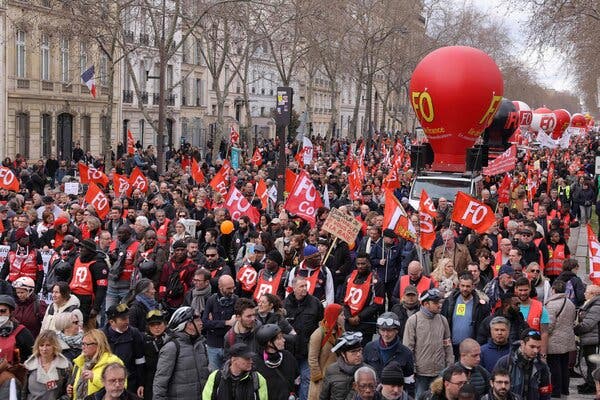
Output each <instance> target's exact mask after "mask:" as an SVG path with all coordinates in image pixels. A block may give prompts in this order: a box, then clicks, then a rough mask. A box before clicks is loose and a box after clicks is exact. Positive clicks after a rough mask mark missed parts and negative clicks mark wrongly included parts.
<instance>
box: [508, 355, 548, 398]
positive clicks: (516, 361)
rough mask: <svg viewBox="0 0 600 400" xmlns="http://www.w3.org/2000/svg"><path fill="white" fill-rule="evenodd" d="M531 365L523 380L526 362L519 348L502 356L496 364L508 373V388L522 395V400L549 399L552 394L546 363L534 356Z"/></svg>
mask: <svg viewBox="0 0 600 400" xmlns="http://www.w3.org/2000/svg"><path fill="white" fill-rule="evenodd" d="M529 363H532V364H533V365H532V366H531V376H530V378H529V379H528V380H527V382H525V371H524V369H523V366H524V364H526V362H525V361H524V359H523V356H522V355H521V352H520V350H516V351H513V352H512V353H510V354H508V355H506V356H504V357H502V358H501V359H500V360H498V364H496V368H497V369H504V370H506V371H508V372H509V374H510V390H511V392H514V393H516V394H518V395H519V396H521V397H523V400H549V399H550V395H551V394H552V385H551V384H550V369H549V368H548V365H546V363H544V362H543V361H541V360H540V359H539V357H538V358H535V359H534V360H533V361H530V362H529ZM525 384H528V385H529V387H528V388H527V389H528V390H527V397H524V394H525V386H524V385H525Z"/></svg>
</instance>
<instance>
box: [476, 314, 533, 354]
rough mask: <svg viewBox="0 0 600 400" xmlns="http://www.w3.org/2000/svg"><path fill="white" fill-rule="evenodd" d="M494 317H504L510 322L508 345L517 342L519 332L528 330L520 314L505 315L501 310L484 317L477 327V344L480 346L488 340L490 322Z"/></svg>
mask: <svg viewBox="0 0 600 400" xmlns="http://www.w3.org/2000/svg"><path fill="white" fill-rule="evenodd" d="M494 317H504V318H506V319H508V322H510V331H509V332H508V343H515V342H517V341H519V339H520V338H521V332H523V331H524V330H525V329H528V328H529V325H528V324H527V321H525V318H523V314H521V313H520V312H519V311H517V312H515V313H514V314H512V315H505V314H504V313H503V312H502V309H498V310H496V311H495V312H494V313H493V314H492V315H489V316H488V317H486V318H485V319H484V320H483V322H482V323H481V325H480V326H479V329H478V330H477V342H478V343H479V344H480V345H483V344H485V343H487V341H488V339H490V337H491V333H490V322H491V321H492V319H493V318H494Z"/></svg>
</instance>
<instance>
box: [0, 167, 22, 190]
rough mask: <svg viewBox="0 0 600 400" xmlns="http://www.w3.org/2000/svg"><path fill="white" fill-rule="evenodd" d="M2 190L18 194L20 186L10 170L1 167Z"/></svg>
mask: <svg viewBox="0 0 600 400" xmlns="http://www.w3.org/2000/svg"><path fill="white" fill-rule="evenodd" d="M0 188H2V189H6V190H12V191H13V192H18V191H19V188H20V185H19V180H18V179H17V177H16V176H15V173H14V172H12V170H11V169H10V168H7V167H0Z"/></svg>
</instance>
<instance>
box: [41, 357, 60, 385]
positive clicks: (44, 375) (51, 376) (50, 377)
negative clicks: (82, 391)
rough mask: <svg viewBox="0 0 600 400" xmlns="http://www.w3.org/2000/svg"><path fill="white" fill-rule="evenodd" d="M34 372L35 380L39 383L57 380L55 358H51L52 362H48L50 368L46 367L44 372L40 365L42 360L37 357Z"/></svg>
mask: <svg viewBox="0 0 600 400" xmlns="http://www.w3.org/2000/svg"><path fill="white" fill-rule="evenodd" d="M36 374H37V376H36V380H37V381H38V382H39V383H43V384H46V383H48V382H56V381H58V369H57V359H56V358H55V359H54V360H52V362H51V363H50V368H49V369H48V372H46V371H45V370H44V368H43V367H42V360H41V359H40V358H39V357H38V359H37V368H36Z"/></svg>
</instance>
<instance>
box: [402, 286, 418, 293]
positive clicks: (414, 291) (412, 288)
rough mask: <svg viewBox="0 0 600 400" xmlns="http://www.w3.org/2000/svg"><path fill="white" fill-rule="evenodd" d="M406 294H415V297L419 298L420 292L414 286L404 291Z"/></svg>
mask: <svg viewBox="0 0 600 400" xmlns="http://www.w3.org/2000/svg"><path fill="white" fill-rule="evenodd" d="M404 294H414V295H415V296H418V295H419V292H418V291H417V288H416V287H414V286H413V285H408V286H407V287H406V289H404Z"/></svg>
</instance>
